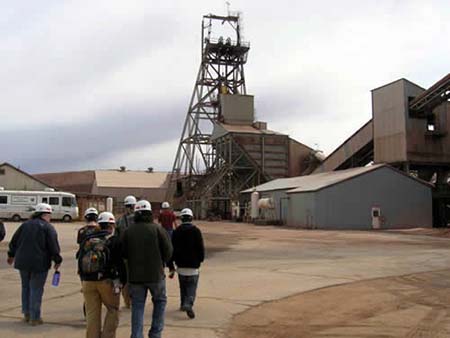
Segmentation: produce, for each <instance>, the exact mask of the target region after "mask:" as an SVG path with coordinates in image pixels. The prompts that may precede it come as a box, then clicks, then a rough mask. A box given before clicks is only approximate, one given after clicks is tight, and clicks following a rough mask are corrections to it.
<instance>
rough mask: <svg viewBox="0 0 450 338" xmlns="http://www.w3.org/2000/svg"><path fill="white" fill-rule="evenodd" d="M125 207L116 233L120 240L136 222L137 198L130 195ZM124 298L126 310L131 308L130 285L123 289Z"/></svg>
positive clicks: (125, 201) (118, 221)
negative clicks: (135, 208)
mask: <svg viewBox="0 0 450 338" xmlns="http://www.w3.org/2000/svg"><path fill="white" fill-rule="evenodd" d="M123 204H124V206H125V213H124V214H123V215H122V216H121V217H119V219H118V220H117V226H116V233H117V236H119V238H121V237H122V235H123V233H124V232H125V230H126V229H127V228H128V227H129V226H130V224H132V223H133V222H134V207H135V205H136V197H134V196H132V195H129V196H127V197H125V199H124V200H123ZM122 298H123V302H124V304H125V308H127V309H129V308H130V307H131V299H130V290H129V288H128V284H125V285H124V286H123V288H122Z"/></svg>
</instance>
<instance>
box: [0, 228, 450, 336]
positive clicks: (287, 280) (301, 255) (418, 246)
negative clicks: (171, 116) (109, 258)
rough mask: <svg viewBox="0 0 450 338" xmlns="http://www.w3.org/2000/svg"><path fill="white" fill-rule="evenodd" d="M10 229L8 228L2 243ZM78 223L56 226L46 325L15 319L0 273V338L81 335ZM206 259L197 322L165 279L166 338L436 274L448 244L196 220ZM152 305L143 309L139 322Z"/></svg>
mask: <svg viewBox="0 0 450 338" xmlns="http://www.w3.org/2000/svg"><path fill="white" fill-rule="evenodd" d="M15 226H16V225H14V224H13V223H8V224H7V227H8V238H9V236H11V233H12V231H13V230H14V228H15ZM78 226H79V224H75V223H72V224H57V225H56V227H57V229H58V232H59V237H60V241H61V246H62V250H63V257H64V259H65V261H64V264H63V269H62V280H61V285H60V287H58V288H52V287H50V286H47V288H46V292H45V296H44V305H43V317H44V320H45V322H46V324H45V325H43V326H41V327H37V328H31V327H29V326H27V325H25V324H23V323H21V322H20V321H19V319H20V317H21V315H20V286H19V278H18V273H17V272H16V271H14V270H13V269H10V268H8V269H0V279H1V281H2V283H0V296H1V299H2V302H1V303H0V337H25V336H26V337H58V338H59V337H65V338H71V337H82V336H83V334H84V322H83V318H82V312H81V304H82V296H81V294H80V292H79V290H80V283H79V280H78V278H77V276H76V270H75V260H74V258H73V256H74V252H75V250H76V246H75V244H74V243H75V237H76V230H77V228H78ZM200 227H201V228H202V230H203V231H204V233H205V238H206V243H207V247H208V248H209V255H208V259H207V262H206V264H205V265H204V267H203V269H202V273H201V277H200V285H199V294H198V296H199V299H198V303H197V306H196V310H197V311H196V312H197V318H196V319H195V320H189V319H187V317H186V316H185V314H183V313H180V312H178V311H177V308H178V291H177V288H178V285H177V282H176V281H175V280H168V282H167V285H168V295H169V302H168V308H167V313H166V324H167V325H166V329H165V332H164V337H165V338H179V337H183V338H191V337H192V338H194V337H196V338H202V337H204V338H215V337H224V336H225V335H226V334H227V333H228V325H229V323H230V322H231V320H232V318H233V316H235V315H236V314H238V313H241V312H243V311H246V310H248V309H250V308H252V307H254V306H256V305H259V304H262V303H265V302H269V301H273V300H277V299H281V298H285V297H288V296H292V295H295V294H298V293H300V292H304V291H308V290H314V289H317V288H321V287H325V286H330V285H340V284H346V283H350V282H355V281H360V280H366V279H372V278H379V277H386V276H399V275H405V274H411V273H417V272H426V271H435V270H439V269H445V268H447V267H449V266H450V252H449V250H448V239H441V238H433V237H426V236H410V235H402V234H393V233H375V232H348V231H344V232H334V231H299V230H290V229H283V228H275V227H255V226H252V225H248V224H232V223H201V224H200ZM150 311H151V306H149V307H148V308H147V315H146V324H147V326H148V324H149V321H150ZM129 332H130V313H129V311H123V312H122V313H121V319H120V327H119V330H118V337H128V336H129Z"/></svg>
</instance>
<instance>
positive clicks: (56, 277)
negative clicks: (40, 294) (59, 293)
mask: <svg viewBox="0 0 450 338" xmlns="http://www.w3.org/2000/svg"><path fill="white" fill-rule="evenodd" d="M60 277H61V273H60V272H59V271H58V270H56V271H55V273H54V274H53V280H52V286H54V287H55V288H56V287H57V286H58V285H59V278H60Z"/></svg>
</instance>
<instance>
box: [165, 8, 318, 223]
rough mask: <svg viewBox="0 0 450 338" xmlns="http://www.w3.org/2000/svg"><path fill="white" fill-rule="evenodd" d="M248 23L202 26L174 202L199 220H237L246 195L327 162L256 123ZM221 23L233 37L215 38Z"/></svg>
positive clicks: (234, 19)
mask: <svg viewBox="0 0 450 338" xmlns="http://www.w3.org/2000/svg"><path fill="white" fill-rule="evenodd" d="M240 24H241V23H240V17H239V15H238V14H231V13H230V14H229V15H228V16H216V15H212V14H210V15H206V16H204V17H203V21H202V32H201V33H202V38H201V42H202V51H201V52H202V58H201V60H202V61H201V64H200V69H199V72H198V76H197V79H196V81H195V87H194V92H193V94H192V97H191V100H190V104H189V109H188V113H187V116H186V120H185V123H184V126H183V131H182V135H181V139H180V143H179V146H178V151H177V154H176V158H175V161H174V165H173V170H172V180H171V184H170V188H169V190H168V197H167V199H168V200H171V201H173V204H174V205H175V206H178V207H182V206H186V205H187V206H190V207H191V208H192V209H193V210H194V214H195V216H196V217H197V218H206V217H210V216H214V217H220V218H223V219H230V218H231V217H232V210H234V209H236V208H237V210H242V209H243V206H240V205H239V198H240V191H241V190H243V189H246V188H250V187H253V186H255V185H259V184H261V183H264V182H267V181H270V180H273V179H276V178H280V177H291V176H298V175H305V174H309V173H311V172H312V171H313V170H314V169H315V168H316V167H317V166H318V165H319V164H320V161H321V156H320V154H319V153H318V152H317V151H315V150H314V149H312V148H310V147H308V146H306V145H304V144H302V143H300V142H297V141H296V140H293V139H291V138H290V137H289V136H288V135H284V134H282V133H278V132H275V131H271V130H269V129H268V128H267V123H265V122H261V121H256V119H255V112H254V97H253V96H252V95H248V93H247V88H246V84H245V76H244V65H245V64H246V62H247V57H248V52H249V50H250V44H249V43H248V42H245V41H243V39H242V36H241V31H240ZM216 25H219V26H222V28H224V27H225V28H228V29H229V32H230V37H225V38H224V37H223V36H214V33H215V27H216ZM220 30H222V29H220ZM238 213H239V212H238Z"/></svg>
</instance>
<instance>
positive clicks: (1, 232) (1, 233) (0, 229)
mask: <svg viewBox="0 0 450 338" xmlns="http://www.w3.org/2000/svg"><path fill="white" fill-rule="evenodd" d="M5 236H6V228H5V225H4V224H3V222H2V221H1V220H0V242H1V241H3V240H4V239H5Z"/></svg>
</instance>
